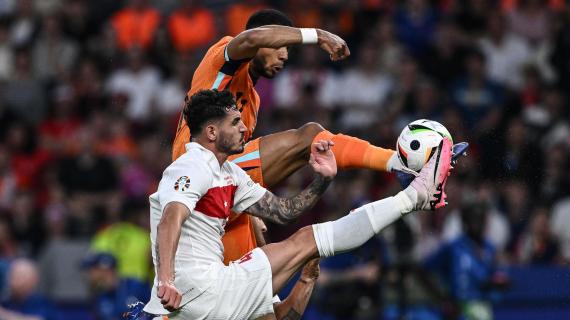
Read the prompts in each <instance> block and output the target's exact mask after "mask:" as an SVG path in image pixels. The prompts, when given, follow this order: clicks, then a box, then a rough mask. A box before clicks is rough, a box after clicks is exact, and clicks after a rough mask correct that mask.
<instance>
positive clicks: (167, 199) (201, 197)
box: [145, 143, 271, 314]
mask: <svg viewBox="0 0 570 320" xmlns="http://www.w3.org/2000/svg"><path fill="white" fill-rule="evenodd" d="M186 150H187V152H186V153H185V154H184V155H182V156H181V157H180V158H178V159H177V160H176V161H174V162H173V163H172V164H171V165H170V166H168V168H166V170H165V171H164V173H163V176H162V179H161V181H160V184H159V186H158V190H157V192H155V193H154V194H152V195H151V196H150V207H151V209H150V210H151V214H150V215H151V217H150V224H151V233H150V235H151V244H152V258H153V262H154V264H155V266H156V264H157V260H156V256H157V255H156V235H157V226H158V224H159V222H160V219H161V217H162V213H163V210H164V208H166V206H167V205H168V204H169V203H171V202H178V203H182V204H184V205H185V206H186V207H187V208H188V210H189V211H190V215H189V217H188V218H187V219H186V221H185V222H184V224H183V225H182V230H181V234H180V239H179V242H178V250H177V251H176V256H175V261H174V267H175V281H174V284H175V286H176V288H177V289H178V290H180V291H181V292H182V293H183V296H182V303H181V305H184V304H186V303H188V302H189V301H192V300H193V299H195V298H197V297H198V296H200V295H201V294H203V293H204V292H206V291H211V290H215V288H216V287H217V286H220V284H219V282H220V281H221V279H223V273H224V272H226V271H225V269H224V264H223V245H222V241H221V237H222V235H223V234H224V227H225V224H226V222H227V220H228V217H229V215H230V211H231V209H232V205H231V204H232V203H233V210H235V211H237V212H241V211H242V210H244V209H245V208H248V207H249V206H251V205H252V204H253V203H255V202H257V201H258V200H259V199H260V198H261V197H262V196H263V195H264V194H265V192H266V189H265V188H263V187H261V186H260V185H259V184H257V183H254V182H253V181H252V180H251V178H249V176H248V175H247V174H246V173H245V172H244V171H243V170H242V169H241V168H239V167H238V166H237V165H236V164H234V163H231V162H228V161H226V162H224V164H223V165H222V166H221V167H220V165H219V163H218V161H217V159H216V157H215V156H214V154H213V153H212V152H211V151H209V150H207V149H205V148H204V147H202V146H201V145H199V144H197V143H189V144H187V145H186ZM228 190H229V191H228ZM196 206H198V208H206V209H208V210H209V211H208V212H201V211H199V210H198V209H196ZM211 208H213V209H211ZM204 211H205V210H204ZM220 212H221V216H220ZM154 283H155V285H154V287H153V292H152V295H151V299H150V302H149V303H148V304H147V306H146V307H145V311H147V312H150V313H154V314H168V311H167V310H165V309H164V308H163V307H162V304H161V303H160V299H158V298H157V296H156V290H157V287H156V284H157V283H158V279H157V278H156V277H155V280H154ZM223 299H228V297H223ZM269 299H271V295H270V297H269ZM211 307H212V308H213V306H211Z"/></svg>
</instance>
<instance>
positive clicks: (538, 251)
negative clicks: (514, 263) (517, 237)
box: [518, 206, 560, 265]
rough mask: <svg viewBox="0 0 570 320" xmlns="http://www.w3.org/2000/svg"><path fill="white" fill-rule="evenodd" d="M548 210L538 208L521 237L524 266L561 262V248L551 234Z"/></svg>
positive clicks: (521, 259)
mask: <svg viewBox="0 0 570 320" xmlns="http://www.w3.org/2000/svg"><path fill="white" fill-rule="evenodd" d="M549 214H550V212H548V208H546V207H541V206H537V207H536V208H535V209H534V211H533V213H532V215H531V216H532V218H531V222H530V224H529V228H528V230H527V231H526V233H525V234H523V236H522V237H521V240H522V241H521V243H520V245H519V250H518V251H519V262H520V263H524V264H541V265H548V264H556V263H557V262H558V261H559V258H560V255H559V246H558V243H557V242H556V240H555V239H554V237H553V235H552V233H551V232H550V223H549V222H550V221H549Z"/></svg>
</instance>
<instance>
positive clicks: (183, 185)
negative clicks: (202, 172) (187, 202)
mask: <svg viewBox="0 0 570 320" xmlns="http://www.w3.org/2000/svg"><path fill="white" fill-rule="evenodd" d="M188 189H190V178H188V177H187V176H182V177H180V178H178V180H176V182H175V183H174V190H175V191H182V192H184V191H186V190H188Z"/></svg>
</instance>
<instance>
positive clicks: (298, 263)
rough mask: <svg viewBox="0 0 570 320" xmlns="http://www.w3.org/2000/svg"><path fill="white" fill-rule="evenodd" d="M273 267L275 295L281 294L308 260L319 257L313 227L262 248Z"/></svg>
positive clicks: (305, 228) (304, 228) (302, 229)
mask: <svg viewBox="0 0 570 320" xmlns="http://www.w3.org/2000/svg"><path fill="white" fill-rule="evenodd" d="M261 250H263V252H265V255H266V256H267V259H269V264H270V265H271V273H272V276H273V278H272V284H273V294H276V293H277V292H279V291H280V290H281V289H282V288H283V286H284V285H285V284H286V283H287V282H288V281H289V279H290V278H291V277H292V276H293V275H294V274H295V272H297V271H298V270H299V269H300V268H301V267H302V266H303V265H304V264H305V263H306V262H307V261H308V260H310V259H312V258H316V257H318V250H317V244H316V242H315V238H314V236H313V227H312V226H308V227H303V228H301V229H300V230H298V231H297V232H295V233H294V234H293V235H292V236H290V237H289V238H287V239H285V240H283V241H281V242H277V243H270V244H268V245H266V246H263V247H262V248H261Z"/></svg>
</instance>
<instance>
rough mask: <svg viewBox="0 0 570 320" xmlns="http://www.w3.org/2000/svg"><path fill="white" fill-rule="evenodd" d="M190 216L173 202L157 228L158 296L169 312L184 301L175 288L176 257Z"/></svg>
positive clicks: (165, 211) (166, 209)
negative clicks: (184, 225) (181, 235)
mask: <svg viewBox="0 0 570 320" xmlns="http://www.w3.org/2000/svg"><path fill="white" fill-rule="evenodd" d="M189 214H190V211H189V210H188V208H187V207H186V206H185V205H183V204H181V203H178V202H171V203H169V204H168V205H167V206H166V208H165V210H164V213H163V215H162V218H161V219H160V223H159V224H158V227H157V239H156V255H157V256H156V260H157V266H156V267H157V273H158V292H157V295H158V297H159V298H160V299H161V300H160V301H161V302H162V304H163V305H164V307H165V308H166V309H167V310H175V309H177V308H178V307H180V301H181V300H182V294H181V293H180V292H179V291H178V289H176V287H175V286H174V256H175V255H176V249H177V248H178V240H179V239H180V232H181V229H182V224H183V223H184V220H186V218H187V217H188V215H189Z"/></svg>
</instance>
